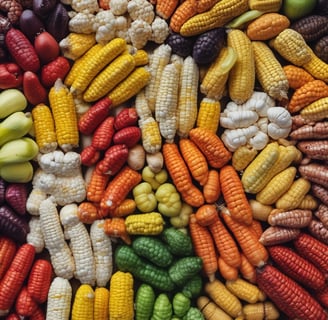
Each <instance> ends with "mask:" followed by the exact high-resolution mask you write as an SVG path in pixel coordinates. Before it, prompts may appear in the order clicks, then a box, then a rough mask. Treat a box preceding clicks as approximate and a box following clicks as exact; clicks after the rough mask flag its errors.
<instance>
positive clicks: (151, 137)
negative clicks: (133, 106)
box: [139, 117, 162, 153]
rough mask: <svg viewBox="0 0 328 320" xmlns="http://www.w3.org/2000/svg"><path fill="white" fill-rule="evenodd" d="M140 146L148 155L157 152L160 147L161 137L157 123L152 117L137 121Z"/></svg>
mask: <svg viewBox="0 0 328 320" xmlns="http://www.w3.org/2000/svg"><path fill="white" fill-rule="evenodd" d="M139 127H140V129H141V140H142V146H143V147H144V149H145V151H146V152H148V153H156V152H159V151H160V149H161V147H162V136H161V132H160V129H159V126H158V122H157V121H156V120H155V119H154V118H153V117H148V118H146V119H144V120H142V119H140V120H139Z"/></svg>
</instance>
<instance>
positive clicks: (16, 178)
mask: <svg viewBox="0 0 328 320" xmlns="http://www.w3.org/2000/svg"><path fill="white" fill-rule="evenodd" d="M33 173H34V169H33V166H32V164H31V162H29V161H24V162H19V163H9V164H6V165H4V166H2V167H0V177H1V178H2V179H3V180H5V181H7V182H14V183H27V182H30V181H31V180H32V178H33Z"/></svg>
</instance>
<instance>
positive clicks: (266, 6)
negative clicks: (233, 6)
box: [248, 0, 282, 12]
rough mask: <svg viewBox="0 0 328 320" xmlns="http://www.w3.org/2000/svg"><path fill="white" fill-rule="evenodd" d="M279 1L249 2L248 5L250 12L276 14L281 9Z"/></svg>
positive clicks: (258, 0)
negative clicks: (257, 11)
mask: <svg viewBox="0 0 328 320" xmlns="http://www.w3.org/2000/svg"><path fill="white" fill-rule="evenodd" d="M281 4H282V1H281V0H249V1H248V5H249V8H250V9H251V10H259V11H262V12H278V11H279V10H280V8H281Z"/></svg>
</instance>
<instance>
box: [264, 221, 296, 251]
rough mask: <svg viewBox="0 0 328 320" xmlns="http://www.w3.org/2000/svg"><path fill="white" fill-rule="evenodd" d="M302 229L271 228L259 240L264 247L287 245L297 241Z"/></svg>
mask: <svg viewBox="0 0 328 320" xmlns="http://www.w3.org/2000/svg"><path fill="white" fill-rule="evenodd" d="M300 230H301V229H299V228H289V227H280V226H270V227H268V228H266V229H265V230H264V231H263V233H262V234H261V237H260V239H259V241H260V243H262V244H263V245H264V246H274V245H277V244H282V243H287V242H290V241H292V240H294V239H296V238H297V237H298V236H299V234H300V232H301V231H300Z"/></svg>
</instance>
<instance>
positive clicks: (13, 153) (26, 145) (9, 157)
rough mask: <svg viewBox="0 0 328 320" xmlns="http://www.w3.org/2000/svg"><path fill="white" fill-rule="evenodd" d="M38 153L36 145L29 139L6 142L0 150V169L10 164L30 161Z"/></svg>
mask: <svg viewBox="0 0 328 320" xmlns="http://www.w3.org/2000/svg"><path fill="white" fill-rule="evenodd" d="M38 152H39V147H38V145H37V143H36V142H35V141H34V140H33V139H31V138H29V137H23V138H19V139H15V140H11V141H8V142H6V143H5V144H4V145H3V146H2V147H1V149H0V167H1V166H4V165H6V164H10V163H19V162H24V161H29V160H32V159H34V158H35V157H36V156H37V154H38Z"/></svg>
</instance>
